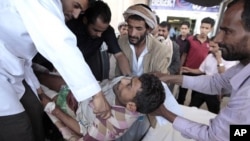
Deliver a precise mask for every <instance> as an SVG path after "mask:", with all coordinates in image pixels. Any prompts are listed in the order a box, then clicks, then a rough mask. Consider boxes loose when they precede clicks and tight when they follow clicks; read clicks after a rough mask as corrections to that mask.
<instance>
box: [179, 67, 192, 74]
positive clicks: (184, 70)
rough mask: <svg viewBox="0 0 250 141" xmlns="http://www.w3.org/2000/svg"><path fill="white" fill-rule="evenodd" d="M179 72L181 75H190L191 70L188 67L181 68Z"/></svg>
mask: <svg viewBox="0 0 250 141" xmlns="http://www.w3.org/2000/svg"><path fill="white" fill-rule="evenodd" d="M181 72H182V73H190V72H191V69H190V68H189V67H181Z"/></svg>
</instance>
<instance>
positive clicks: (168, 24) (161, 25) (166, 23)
mask: <svg viewBox="0 0 250 141" xmlns="http://www.w3.org/2000/svg"><path fill="white" fill-rule="evenodd" d="M159 26H160V27H164V28H165V27H167V29H168V31H169V30H170V28H171V24H170V23H168V22H166V21H163V22H161V23H160V24H159Z"/></svg>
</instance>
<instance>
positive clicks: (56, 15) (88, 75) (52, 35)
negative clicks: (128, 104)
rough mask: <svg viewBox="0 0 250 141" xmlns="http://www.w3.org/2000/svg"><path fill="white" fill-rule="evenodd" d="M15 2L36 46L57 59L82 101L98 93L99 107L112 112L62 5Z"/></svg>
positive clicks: (54, 61)
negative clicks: (66, 19)
mask: <svg viewBox="0 0 250 141" xmlns="http://www.w3.org/2000/svg"><path fill="white" fill-rule="evenodd" d="M57 2H58V1H57ZM15 5H16V8H17V12H18V14H20V17H21V20H22V21H23V23H24V25H25V27H26V29H27V31H28V34H27V35H29V36H30V37H31V39H32V41H33V42H34V45H35V47H36V49H37V50H38V52H40V53H41V54H42V55H43V56H44V57H45V58H46V59H48V60H49V61H50V62H52V63H53V65H54V66H55V68H56V69H57V71H58V72H59V73H60V74H61V75H62V77H63V79H64V80H65V82H66V83H67V85H68V86H69V87H70V89H71V90H72V92H73V93H74V96H75V98H76V99H77V100H78V101H82V100H85V99H87V98H89V97H91V96H94V95H98V96H94V101H95V100H96V101H99V104H97V102H94V104H95V111H96V112H103V113H104V114H108V115H110V107H109V105H108V103H105V101H106V99H102V98H103V96H100V95H102V94H103V93H102V92H101V88H100V86H99V84H98V82H97V81H96V79H95V77H94V76H93V74H92V72H91V70H90V68H89V67H88V65H87V64H86V62H85V61H84V59H83V56H82V54H81V52H80V51H79V49H78V48H77V47H76V39H75V36H74V35H73V33H72V32H71V31H70V30H69V29H68V28H67V27H66V25H65V23H64V15H63V12H62V9H61V5H60V4H59V3H56V2H55V1H46V0H43V1H42V0H41V1H33V0H25V2H24V1H23V0H18V1H15ZM37 15H39V16H37ZM48 21H49V22H48ZM25 35H26V34H25ZM69 56H70V57H69ZM103 102H104V103H103ZM101 105H102V106H101Z"/></svg>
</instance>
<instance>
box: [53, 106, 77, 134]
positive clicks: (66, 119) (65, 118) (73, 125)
mask: <svg viewBox="0 0 250 141" xmlns="http://www.w3.org/2000/svg"><path fill="white" fill-rule="evenodd" d="M52 114H53V115H54V116H56V117H57V118H58V119H59V120H60V121H61V122H63V124H65V125H66V126H67V127H68V128H70V129H71V130H73V131H74V132H75V133H77V134H78V135H81V132H80V125H79V124H78V122H77V121H76V120H75V119H74V118H72V117H70V116H69V115H67V114H65V113H64V112H62V111H61V110H60V109H59V108H58V107H56V108H55V109H54V110H53V111H52Z"/></svg>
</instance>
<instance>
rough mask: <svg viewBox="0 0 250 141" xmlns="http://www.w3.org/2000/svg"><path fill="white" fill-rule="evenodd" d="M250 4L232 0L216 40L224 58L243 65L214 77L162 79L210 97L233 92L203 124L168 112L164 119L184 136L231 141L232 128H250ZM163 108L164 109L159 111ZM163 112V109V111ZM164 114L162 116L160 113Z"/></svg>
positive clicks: (171, 77)
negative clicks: (218, 111) (223, 105)
mask: <svg viewBox="0 0 250 141" xmlns="http://www.w3.org/2000/svg"><path fill="white" fill-rule="evenodd" d="M249 10H250V4H249V1H248V0H235V1H232V2H231V3H230V4H229V5H228V6H227V9H226V11H225V13H224V16H223V19H222V23H221V24H220V31H219V33H218V34H217V36H216V37H215V39H214V41H215V42H216V43H218V44H219V46H220V49H221V51H222V57H223V59H225V60H227V61H237V60H239V61H240V63H239V64H237V65H236V66H233V67H232V68H230V69H228V70H227V71H226V72H225V73H222V74H215V75H213V76H197V77H191V76H167V75H165V76H163V77H161V79H162V80H164V81H167V82H174V81H175V83H177V84H180V85H182V86H183V87H185V88H191V89H195V90H197V91H201V92H206V93H210V94H219V93H220V92H225V93H230V100H229V102H228V104H227V105H228V106H226V107H225V108H223V109H221V111H220V113H219V114H218V115H217V116H216V117H215V118H214V119H211V120H210V124H209V125H204V124H201V123H197V122H194V121H190V120H187V119H185V118H183V117H179V116H176V115H175V114H173V113H171V112H169V111H168V110H167V111H165V113H164V116H165V118H166V119H168V120H169V121H170V122H172V123H173V127H174V128H175V129H176V130H178V131H180V132H181V133H182V135H184V136H185V137H188V138H192V139H194V140H203V141H228V140H230V139H229V138H230V125H232V124H237V125H249V124H250V118H249V112H250V109H249V107H250V103H249V100H250V99H249V97H250V92H249V91H250V79H249V78H250V64H249V60H250V41H249V40H250V27H249V25H250V21H249V16H250V15H249ZM160 109H161V108H160ZM162 110H163V109H162ZM160 115H162V113H161V114H160Z"/></svg>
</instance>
